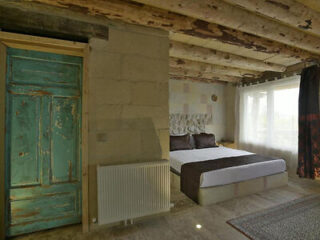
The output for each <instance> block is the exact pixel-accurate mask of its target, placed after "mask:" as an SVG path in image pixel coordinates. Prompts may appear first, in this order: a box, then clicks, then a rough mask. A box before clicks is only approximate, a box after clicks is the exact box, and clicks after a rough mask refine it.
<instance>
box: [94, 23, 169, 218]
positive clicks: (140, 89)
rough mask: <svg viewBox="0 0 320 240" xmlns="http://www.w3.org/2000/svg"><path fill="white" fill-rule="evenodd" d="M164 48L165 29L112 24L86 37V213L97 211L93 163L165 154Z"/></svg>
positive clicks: (166, 111)
mask: <svg viewBox="0 0 320 240" xmlns="http://www.w3.org/2000/svg"><path fill="white" fill-rule="evenodd" d="M168 48H169V40H168V35H167V33H165V32H162V31H158V30H153V29H147V28H143V27H138V26H133V25H120V26H118V25H117V26H110V29H109V40H108V41H106V40H101V39H91V40H90V49H91V51H90V59H89V217H90V220H91V219H92V218H95V217H97V204H96V202H97V198H96V196H97V193H96V166H97V164H108V165H113V164H122V163H133V162H143V161H150V160H155V159H162V158H165V159H168V155H169V132H168V128H169V127H168V126H169V122H168V121H169V120H168V116H169V107H168V58H169V57H168V54H169V53H168V52H169V51H168Z"/></svg>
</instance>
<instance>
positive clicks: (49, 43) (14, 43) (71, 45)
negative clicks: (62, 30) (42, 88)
mask: <svg viewBox="0 0 320 240" xmlns="http://www.w3.org/2000/svg"><path fill="white" fill-rule="evenodd" d="M7 47H12V48H19V49H26V50H35V51H41V52H48V53H57V54H65V55H71V56H78V57H82V58H83V77H82V96H81V97H82V100H81V101H82V116H81V117H82V125H81V135H82V138H81V161H82V231H83V232H88V231H89V204H88V134H89V132H88V131H89V125H88V120H89V119H88V117H89V116H88V93H89V89H88V86H89V84H88V58H89V45H88V44H87V43H79V42H72V41H66V40H58V39H52V38H45V37H36V36H31V35H24V34H16V33H8V32H1V31H0V143H1V144H0V239H5V234H6V232H5V231H6V228H5V224H4V223H5V212H6V209H5V194H6V192H5V181H6V179H5V144H4V143H5V119H6V115H5V106H6V102H5V92H6V48H7Z"/></svg>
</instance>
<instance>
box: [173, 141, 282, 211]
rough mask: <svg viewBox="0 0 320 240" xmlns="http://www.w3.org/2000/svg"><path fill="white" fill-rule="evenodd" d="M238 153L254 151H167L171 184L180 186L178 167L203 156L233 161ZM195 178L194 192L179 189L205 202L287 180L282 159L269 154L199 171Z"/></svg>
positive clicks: (245, 192)
mask: <svg viewBox="0 0 320 240" xmlns="http://www.w3.org/2000/svg"><path fill="white" fill-rule="evenodd" d="M241 156H242V157H244V158H245V157H251V156H252V157H254V156H255V154H254V153H250V152H247V151H242V150H236V149H231V148H227V147H222V146H220V147H211V148H203V149H188V150H178V151H172V152H170V165H171V184H172V186H173V187H175V188H178V189H180V187H181V182H180V181H181V179H180V175H181V169H182V167H183V166H186V165H187V164H190V163H197V162H198V163H201V162H205V161H207V160H210V162H213V161H221V162H223V161H225V160H226V159H227V160H230V159H231V160H234V161H235V162H236V161H237V159H238V157H240V158H241ZM240 158H239V159H240ZM207 162H209V161H207ZM188 178H189V177H188ZM187 180H188V179H187ZM199 181H200V182H199V183H198V185H199V187H198V189H197V192H196V194H197V196H195V197H192V196H190V195H188V193H186V192H185V191H183V192H184V193H185V194H186V195H187V196H189V197H190V198H191V199H193V200H194V201H195V202H197V203H199V204H200V205H208V204H213V203H217V202H221V201H225V200H228V199H232V198H235V197H239V196H245V195H249V194H252V193H256V192H259V191H263V190H266V189H271V188H275V187H280V186H285V185H287V182H288V175H287V172H286V163H285V161H284V160H282V159H277V158H271V159H268V161H259V162H253V163H250V164H245V165H238V166H228V167H224V168H221V169H217V170H212V171H208V172H203V173H201V175H200V179H199Z"/></svg>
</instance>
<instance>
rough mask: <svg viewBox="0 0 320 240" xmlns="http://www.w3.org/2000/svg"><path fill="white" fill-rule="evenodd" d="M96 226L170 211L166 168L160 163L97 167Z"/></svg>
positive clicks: (165, 164) (167, 165) (164, 164)
mask: <svg viewBox="0 0 320 240" xmlns="http://www.w3.org/2000/svg"><path fill="white" fill-rule="evenodd" d="M97 180H98V224H99V225H102V224H108V223H114V222H118V221H122V220H125V221H126V220H129V219H130V220H131V219H133V218H137V217H142V216H147V215H152V214H156V213H161V212H165V211H169V210H170V166H169V161H166V160H161V161H154V162H145V163H137V164H125V165H116V166H98V168H97Z"/></svg>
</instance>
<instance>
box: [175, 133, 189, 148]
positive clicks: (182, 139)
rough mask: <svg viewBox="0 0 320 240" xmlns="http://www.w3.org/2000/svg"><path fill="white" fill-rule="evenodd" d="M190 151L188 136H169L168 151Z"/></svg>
mask: <svg viewBox="0 0 320 240" xmlns="http://www.w3.org/2000/svg"><path fill="white" fill-rule="evenodd" d="M188 149H192V147H191V144H190V135H189V134H186V135H182V136H170V151H176V150H188Z"/></svg>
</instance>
